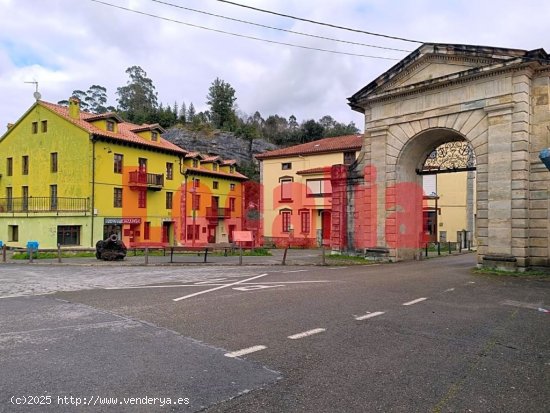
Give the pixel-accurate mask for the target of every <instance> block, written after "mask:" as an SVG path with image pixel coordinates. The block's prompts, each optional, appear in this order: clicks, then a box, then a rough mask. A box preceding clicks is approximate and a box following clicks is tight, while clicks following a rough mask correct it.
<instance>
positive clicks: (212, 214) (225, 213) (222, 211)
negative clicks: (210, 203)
mask: <svg viewBox="0 0 550 413" xmlns="http://www.w3.org/2000/svg"><path fill="white" fill-rule="evenodd" d="M206 218H209V219H224V218H231V209H230V208H221V207H207V208H206Z"/></svg>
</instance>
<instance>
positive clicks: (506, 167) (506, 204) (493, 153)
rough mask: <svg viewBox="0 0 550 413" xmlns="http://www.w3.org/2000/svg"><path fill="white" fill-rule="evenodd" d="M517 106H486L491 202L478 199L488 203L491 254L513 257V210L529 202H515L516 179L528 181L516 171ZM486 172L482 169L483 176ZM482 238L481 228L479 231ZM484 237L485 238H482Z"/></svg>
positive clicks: (520, 172) (518, 200)
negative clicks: (514, 117)
mask: <svg viewBox="0 0 550 413" xmlns="http://www.w3.org/2000/svg"><path fill="white" fill-rule="evenodd" d="M513 109H514V105H513V103H503V104H495V105H492V106H487V107H485V111H486V112H487V116H488V124H489V127H488V130H487V135H488V136H487V142H488V150H487V157H488V159H487V171H486V173H487V182H488V185H487V200H486V201H485V200H484V199H478V205H479V204H483V202H486V203H487V244H486V245H488V249H487V250H486V253H487V254H491V255H492V254H497V255H513V254H512V207H515V208H522V207H523V208H525V206H526V205H527V201H526V200H524V199H521V196H520V197H519V198H518V199H517V200H512V180H514V179H515V180H519V179H522V178H527V172H525V171H522V170H518V171H513V170H512V168H511V166H512V113H513ZM484 172H485V171H483V170H481V171H480V173H481V174H483V173H484ZM478 235H481V228H479V230H478ZM480 238H481V237H480Z"/></svg>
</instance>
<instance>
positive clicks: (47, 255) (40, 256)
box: [12, 251, 95, 260]
mask: <svg viewBox="0 0 550 413" xmlns="http://www.w3.org/2000/svg"><path fill="white" fill-rule="evenodd" d="M32 257H33V259H35V260H44V259H52V258H57V252H33V254H32ZM89 257H95V253H94V252H87V251H82V252H62V253H61V258H89ZM12 258H13V259H14V260H28V259H29V254H28V253H26V252H15V253H13V255H12Z"/></svg>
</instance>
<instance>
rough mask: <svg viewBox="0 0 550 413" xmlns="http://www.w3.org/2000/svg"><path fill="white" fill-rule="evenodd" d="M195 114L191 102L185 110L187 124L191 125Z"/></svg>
mask: <svg viewBox="0 0 550 413" xmlns="http://www.w3.org/2000/svg"><path fill="white" fill-rule="evenodd" d="M196 114H197V113H196V111H195V105H193V102H191V103H190V104H189V109H188V110H187V122H189V123H193V121H194V120H195V116H196Z"/></svg>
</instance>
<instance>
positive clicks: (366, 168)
mask: <svg viewBox="0 0 550 413" xmlns="http://www.w3.org/2000/svg"><path fill="white" fill-rule="evenodd" d="M349 105H350V106H351V108H352V109H353V110H356V111H359V112H361V113H364V115H365V135H364V143H363V148H362V151H361V155H360V156H359V157H358V159H357V161H356V162H355V164H353V165H352V166H351V167H350V168H347V167H346V166H344V165H336V166H334V167H333V168H332V171H331V174H332V176H331V179H332V190H333V194H332V196H333V200H332V202H333V207H332V208H333V209H332V211H333V212H332V214H333V218H332V238H331V244H332V246H333V249H336V250H361V249H364V248H372V247H384V248H386V249H387V250H388V251H389V257H390V258H391V259H392V260H406V259H413V258H414V257H415V254H417V253H418V251H419V248H422V246H423V242H425V240H424V238H423V236H424V234H423V226H422V216H423V215H422V210H423V204H424V206H425V197H423V193H422V171H423V168H424V172H425V167H426V160H429V158H430V157H433V156H434V153H435V152H434V151H436V149H437V148H438V147H440V146H441V145H446V144H449V143H453V142H463V144H462V147H463V148H471V151H472V154H471V158H473V159H475V170H476V172H475V174H476V182H475V194H474V199H475V211H476V215H475V225H474V227H475V230H474V237H475V244H476V245H477V256H478V264H479V265H495V263H496V265H497V266H500V267H504V268H517V269H518V270H520V271H521V270H525V269H527V268H529V267H537V266H550V226H549V222H550V197H549V187H550V185H549V183H550V171H549V170H548V168H547V167H546V166H545V164H544V163H543V162H542V153H543V151H548V149H545V148H548V147H549V146H550V60H549V58H548V55H547V54H546V52H545V51H544V50H543V49H537V50H532V51H526V50H516V49H504V48H493V47H483V46H469V45H452V44H431V43H429V44H423V45H422V46H421V47H419V48H418V49H417V50H415V51H414V52H412V53H411V54H410V55H408V56H407V57H406V58H405V59H403V60H402V61H400V62H399V63H397V64H396V65H395V66H393V67H392V68H391V69H389V70H388V71H387V72H386V73H384V74H382V75H381V76H379V77H378V78H377V79H375V80H374V81H372V82H371V83H369V84H368V85H367V86H365V87H364V88H362V89H361V90H359V91H358V92H357V93H355V94H354V95H353V96H352V97H351V98H349ZM545 153H547V152H545ZM469 166H470V169H469V170H472V169H474V168H472V166H473V165H469ZM453 167H455V166H453V164H451V166H450V167H449V168H450V169H453ZM460 168H461V167H460V166H456V169H457V170H459V169H460ZM460 170H462V169H460ZM465 170H466V169H465ZM472 202H473V201H472Z"/></svg>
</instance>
